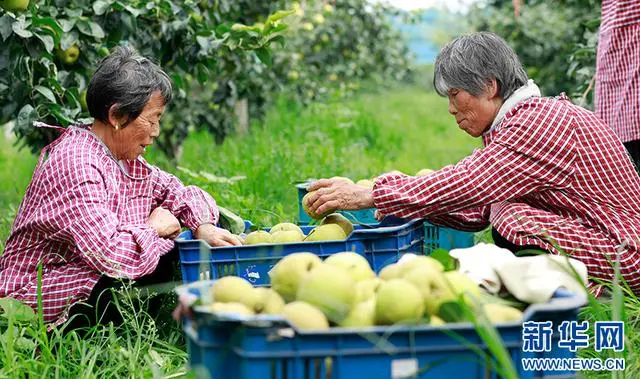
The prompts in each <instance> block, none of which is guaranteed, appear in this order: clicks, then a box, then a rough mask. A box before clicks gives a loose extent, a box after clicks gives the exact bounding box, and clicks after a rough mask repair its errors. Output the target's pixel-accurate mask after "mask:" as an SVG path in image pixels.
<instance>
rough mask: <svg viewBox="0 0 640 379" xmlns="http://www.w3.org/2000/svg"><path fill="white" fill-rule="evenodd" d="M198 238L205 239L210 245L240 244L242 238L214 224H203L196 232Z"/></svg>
mask: <svg viewBox="0 0 640 379" xmlns="http://www.w3.org/2000/svg"><path fill="white" fill-rule="evenodd" d="M195 237H196V239H201V240H205V241H206V242H207V243H208V244H209V245H211V246H214V247H219V246H239V245H242V240H241V239H240V237H238V236H237V235H235V234H232V233H231V232H229V231H228V230H226V229H222V228H218V227H216V226H214V225H213V224H202V225H200V226H199V227H198V229H197V230H196V233H195Z"/></svg>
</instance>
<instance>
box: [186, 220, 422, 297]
mask: <svg viewBox="0 0 640 379" xmlns="http://www.w3.org/2000/svg"><path fill="white" fill-rule="evenodd" d="M301 229H302V231H303V232H304V233H305V234H308V233H309V232H310V231H311V229H313V226H302V227H301ZM265 230H269V229H268V228H267V229H265ZM176 248H177V249H178V252H179V253H180V266H181V269H182V280H183V282H185V283H191V282H194V281H198V280H206V279H216V278H219V277H222V276H227V275H235V276H241V277H243V278H245V279H247V280H249V281H250V282H251V283H252V284H253V285H256V286H264V285H267V284H268V283H269V277H268V275H267V274H268V272H269V270H271V268H272V267H273V266H274V265H275V264H276V263H278V261H279V260H280V259H281V258H282V257H284V256H286V255H288V254H291V253H298V252H310V253H314V254H317V255H318V256H320V257H322V258H324V257H328V256H329V255H331V254H335V253H338V252H342V251H353V252H356V253H359V254H362V255H363V256H364V257H366V258H367V260H368V261H369V264H370V265H371V267H373V268H374V270H375V271H376V272H379V271H380V270H381V269H382V268H383V267H384V266H386V265H388V264H391V263H394V262H396V261H397V260H398V259H399V258H400V256H402V254H404V253H409V252H410V253H415V254H421V253H423V252H424V228H423V227H422V221H421V220H412V221H407V220H403V219H398V218H395V217H387V218H385V220H384V221H383V222H381V223H380V224H376V226H375V227H371V226H365V225H354V231H353V233H351V235H349V236H348V237H347V239H346V240H341V241H321V242H297V243H285V244H261V245H248V246H228V247H217V248H214V247H211V246H209V245H208V244H206V243H205V242H204V241H201V240H194V239H193V235H192V233H191V231H186V232H183V233H181V234H180V236H178V238H177V239H176Z"/></svg>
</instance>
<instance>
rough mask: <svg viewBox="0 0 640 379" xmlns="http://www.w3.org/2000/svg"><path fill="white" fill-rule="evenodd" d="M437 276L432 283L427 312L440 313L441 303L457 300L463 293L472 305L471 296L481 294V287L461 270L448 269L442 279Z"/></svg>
mask: <svg viewBox="0 0 640 379" xmlns="http://www.w3.org/2000/svg"><path fill="white" fill-rule="evenodd" d="M433 278H437V280H433V281H432V282H431V283H430V286H431V296H429V297H428V298H427V299H426V302H425V306H426V309H427V312H428V313H430V314H432V315H435V314H438V309H439V308H440V305H441V304H442V303H445V302H450V301H457V299H458V297H459V296H461V295H463V299H465V301H466V303H467V304H468V305H472V304H473V301H472V299H471V297H472V296H473V297H479V296H480V288H479V287H478V285H477V284H476V283H475V282H474V281H473V280H471V278H469V277H468V276H466V275H464V274H463V273H461V272H459V271H448V272H445V273H443V275H442V280H441V279H440V278H439V277H437V276H434V277H433Z"/></svg>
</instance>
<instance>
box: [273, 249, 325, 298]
mask: <svg viewBox="0 0 640 379" xmlns="http://www.w3.org/2000/svg"><path fill="white" fill-rule="evenodd" d="M321 264H322V260H321V259H320V258H319V257H318V256H317V255H315V254H312V253H294V254H289V255H287V256H285V257H284V258H282V259H281V260H280V261H279V262H278V263H277V264H276V265H275V266H273V268H272V269H271V270H270V271H269V278H270V281H271V288H273V290H274V291H276V292H277V293H279V294H280V296H282V298H283V299H284V300H285V301H286V302H291V301H293V300H295V299H296V294H297V293H298V287H299V286H300V283H301V282H302V280H303V279H304V278H305V277H306V276H307V275H308V274H309V272H311V270H313V269H314V268H316V267H317V266H319V265H321Z"/></svg>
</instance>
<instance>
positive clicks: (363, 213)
mask: <svg viewBox="0 0 640 379" xmlns="http://www.w3.org/2000/svg"><path fill="white" fill-rule="evenodd" d="M307 186H308V183H302V184H298V185H296V188H297V189H298V219H299V220H300V221H299V224H300V225H309V224H310V223H312V222H313V221H314V220H313V219H311V217H309V215H307V214H306V213H305V212H304V209H303V208H302V198H303V197H304V195H306V194H307ZM340 213H342V214H343V215H344V216H345V217H346V218H347V219H349V220H350V221H351V222H353V223H355V224H367V225H370V226H376V225H378V220H376V219H375V217H374V214H375V208H369V209H363V210H359V211H340ZM424 229H425V230H424V243H425V250H424V252H425V254H429V253H430V252H432V251H433V250H435V249H438V248H441V249H445V250H451V249H456V248H465V247H471V246H473V233H469V232H463V231H460V230H455V229H451V228H445V227H441V226H437V225H433V224H430V223H427V222H425V223H424Z"/></svg>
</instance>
